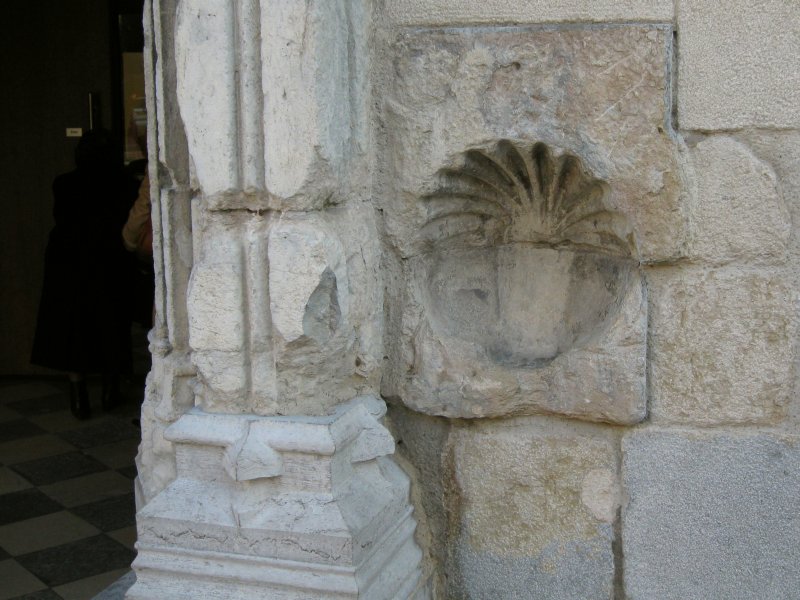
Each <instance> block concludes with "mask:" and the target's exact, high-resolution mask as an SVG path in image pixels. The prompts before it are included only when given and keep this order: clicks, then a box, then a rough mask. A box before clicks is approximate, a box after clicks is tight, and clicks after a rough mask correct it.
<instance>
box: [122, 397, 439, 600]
mask: <svg viewBox="0 0 800 600" xmlns="http://www.w3.org/2000/svg"><path fill="white" fill-rule="evenodd" d="M385 410H386V407H385V405H384V404H383V402H382V401H380V400H378V399H376V398H373V397H362V398H357V399H355V400H353V401H351V402H349V403H347V404H345V405H343V406H341V407H340V408H339V409H338V410H337V411H336V412H335V413H334V414H333V415H332V416H330V417H257V416H253V415H220V414H210V413H203V412H201V411H198V410H193V411H191V412H190V413H188V414H186V415H184V416H183V417H181V418H180V419H179V420H178V421H177V422H176V423H175V424H174V425H172V426H171V427H170V428H168V429H167V431H166V432H165V437H167V439H170V440H171V441H172V442H174V443H175V445H176V450H177V464H178V476H177V478H176V479H175V481H173V482H172V483H171V484H170V485H169V486H168V487H167V488H166V489H165V490H164V491H163V492H161V493H160V494H158V495H157V496H156V497H155V498H153V500H152V501H151V502H149V503H148V504H147V505H145V506H144V507H142V509H141V510H140V511H139V513H138V515H137V527H138V535H139V538H138V542H137V550H138V557H137V559H136V560H135V561H134V563H133V567H134V569H135V571H136V576H137V581H136V583H135V584H134V586H133V587H132V588H131V589H130V590H129V591H128V594H127V596H126V598H128V599H129V600H145V599H148V600H151V599H152V600H154V599H156V598H157V599H159V600H179V599H180V600H183V599H189V598H192V599H196V598H226V599H232V600H250V599H254V598H264V597H269V598H273V599H276V600H283V599H287V600H288V599H292V600H294V599H300V598H303V599H309V600H310V599H315V600H319V599H337V600H339V599H345V598H347V599H359V600H362V599H363V600H390V599H406V598H414V599H416V598H420V599H422V598H427V597H428V594H427V592H426V591H425V590H424V585H423V582H422V581H421V579H422V571H421V569H420V560H421V557H422V554H421V552H420V550H419V548H418V547H417V545H416V543H415V541H414V530H415V527H416V524H415V522H414V519H413V516H412V508H411V506H410V505H409V501H408V488H409V481H408V478H407V476H406V475H405V474H404V473H403V472H402V471H401V469H400V468H399V467H398V466H397V465H396V464H394V462H393V461H392V460H391V459H390V458H389V457H388V455H389V454H391V453H392V452H393V451H394V441H393V439H392V438H391V435H390V434H389V432H388V431H387V430H386V429H385V428H384V427H383V426H382V425H381V424H380V422H379V421H378V419H380V417H381V416H382V415H383V414H384V413H385Z"/></svg>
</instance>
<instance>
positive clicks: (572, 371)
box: [383, 249, 647, 423]
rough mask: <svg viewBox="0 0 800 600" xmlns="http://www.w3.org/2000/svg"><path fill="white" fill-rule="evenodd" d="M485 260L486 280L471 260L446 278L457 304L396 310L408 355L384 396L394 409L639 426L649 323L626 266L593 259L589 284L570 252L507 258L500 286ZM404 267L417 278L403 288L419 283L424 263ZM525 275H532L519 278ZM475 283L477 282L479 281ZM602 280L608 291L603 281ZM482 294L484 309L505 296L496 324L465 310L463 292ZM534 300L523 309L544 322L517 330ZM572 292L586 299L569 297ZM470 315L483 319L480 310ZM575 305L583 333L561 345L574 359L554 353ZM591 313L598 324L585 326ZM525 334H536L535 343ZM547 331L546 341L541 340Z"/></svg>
mask: <svg viewBox="0 0 800 600" xmlns="http://www.w3.org/2000/svg"><path fill="white" fill-rule="evenodd" d="M504 252H505V250H504ZM491 259H492V255H491V254H490V255H489V259H488V260H487V262H486V265H485V266H486V271H485V272H484V273H481V272H480V271H478V270H477V269H476V270H475V271H474V272H472V273H470V272H469V270H468V268H469V266H472V267H473V268H474V267H475V264H478V265H480V263H476V262H475V261H474V259H473V261H472V263H469V262H467V263H466V264H467V268H466V269H465V272H462V273H460V272H458V271H455V272H454V273H452V274H450V275H449V279H450V284H451V285H453V286H454V287H455V286H464V292H463V293H462V294H460V296H461V297H460V298H458V299H459V300H462V299H463V300H464V301H462V302H460V303H454V302H453V301H449V302H448V301H446V299H442V300H440V301H439V302H436V303H434V302H431V301H430V296H429V295H428V294H426V293H424V291H420V290H419V289H417V288H413V291H412V293H413V296H412V297H413V298H414V301H413V302H410V303H409V304H407V305H406V307H405V309H406V313H405V314H404V323H403V328H404V331H406V332H408V333H407V335H408V338H407V342H408V346H407V352H408V354H406V355H405V356H403V358H404V359H405V360H407V361H408V362H407V363H406V364H407V366H403V363H399V362H398V363H395V364H392V365H389V369H390V370H388V371H387V372H386V373H385V375H384V381H383V390H384V393H385V394H386V395H389V396H399V397H401V398H402V399H403V401H404V402H405V403H406V404H407V405H408V406H410V407H412V408H414V409H415V410H419V411H422V412H426V413H429V414H436V415H445V416H453V417H466V418H477V417H486V416H499V415H510V414H535V413H560V414H565V415H570V416H575V417H578V418H583V419H588V420H598V421H610V422H623V423H631V422H637V421H639V420H640V419H642V418H643V417H644V414H645V388H644V385H645V377H644V376H645V372H644V370H645V359H644V357H645V331H646V325H647V318H646V299H645V297H644V290H643V287H642V285H641V281H640V278H639V276H638V274H636V273H635V272H634V273H631V272H630V271H628V267H627V266H626V264H625V262H624V261H623V262H621V263H616V262H615V261H614V260H612V259H600V267H601V268H599V269H597V265H595V266H594V268H595V269H597V270H595V271H594V272H595V276H594V281H593V280H592V278H590V276H589V273H591V272H592V271H593V267H592V265H591V260H590V259H587V258H585V257H583V256H581V255H577V256H573V255H571V253H569V252H560V251H555V250H545V249H540V250H532V251H531V250H530V249H528V250H522V251H521V252H520V256H519V257H515V256H514V255H511V256H510V257H509V258H508V263H509V265H510V267H509V272H510V273H511V275H509V279H508V280H507V281H502V282H498V281H496V279H497V277H498V274H497V271H495V272H494V273H492V272H491V265H492V262H493V261H492V260H491ZM497 262H498V261H494V264H495V268H497ZM560 263H566V267H564V266H563V265H561V264H560ZM576 263H577V265H578V266H577V268H574V267H573V266H572V265H574V264H576ZM587 263H588V264H587ZM410 264H411V265H412V269H416V270H412V271H411V272H410V274H409V275H408V277H409V279H412V280H413V281H417V282H423V281H429V280H428V279H427V277H426V276H425V273H426V270H425V269H426V265H424V263H421V262H420V261H412V262H411V263H410ZM517 265H518V266H517ZM543 266H544V267H547V266H550V267H551V269H550V270H547V269H545V268H543ZM559 267H561V268H559ZM562 269H563V270H562ZM584 269H585V270H586V273H583V275H582V274H581V272H582V271H583V270H584ZM526 271H527V272H530V273H533V272H536V273H537V275H536V276H535V277H531V276H525V275H523V273H524V272H526ZM481 274H483V275H485V279H486V281H481V280H480V279H479V277H480V275H481ZM501 275H502V273H501ZM582 276H586V277H587V279H586V280H583V279H581V277H582ZM457 277H458V278H457ZM526 277H527V279H526ZM616 277H619V280H618V281H617V280H616ZM606 278H609V279H610V280H609V281H604V280H605V279H606ZM499 283H502V284H503V285H502V287H501V285H499ZM487 284H489V285H487ZM481 285H483V286H484V287H481ZM484 288H485V289H486V290H488V292H486V294H487V298H491V296H490V294H492V295H495V296H506V297H507V300H505V302H507V303H508V307H509V308H507V309H505V310H507V311H508V312H506V313H505V314H503V313H502V312H501V313H500V315H499V318H498V315H497V312H498V311H497V310H496V309H495V310H494V312H492V311H491V310H489V311H479V310H476V308H474V307H472V306H470V305H469V304H465V301H466V300H471V298H464V296H466V293H469V292H473V293H472V296H473V297H475V296H477V295H478V294H476V293H474V290H476V289H477V290H478V291H484ZM536 288H540V289H541V291H540V292H539V294H540V296H541V297H540V302H538V303H537V302H532V303H531V304H530V306H531V308H536V309H540V311H543V314H544V315H546V316H545V317H542V320H541V321H538V320H536V321H527V322H526V320H525V318H526V316H525V315H526V308H525V307H526V306H528V304H527V303H528V302H530V299H531V298H537V296H536V294H533V293H532V291H533V290H535V289H536ZM559 290H560V291H561V292H562V294H559V293H558V292H559ZM609 290H611V294H609ZM458 291H459V289H458V288H457V287H456V290H455V292H458ZM579 291H580V292H582V293H583V294H585V295H578V294H579ZM570 292H573V293H570ZM615 293H616V294H618V296H616V297H615V296H614V294H615ZM456 295H458V294H456ZM567 296H569V297H570V298H571V300H570V301H569V302H566V301H565V298H566V297H567ZM418 299H421V300H418ZM426 299H427V306H426V304H425V302H426ZM478 299H480V298H478ZM562 302H563V304H561V303H562ZM572 302H575V303H576V304H572ZM595 303H596V304H595ZM475 304H478V305H479V306H478V307H477V308H478V309H480V308H482V306H481V305H480V303H479V302H477V301H475ZM581 305H582V306H583V307H585V315H586V317H587V318H588V319H589V323H590V326H588V331H587V332H586V334H585V337H583V338H580V337H575V338H573V337H568V338H566V339H568V340H569V343H571V344H574V347H572V346H569V345H568V346H567V347H565V348H563V349H560V348H558V344H559V343H565V342H563V341H562V342H559V336H558V332H559V331H563V330H566V331H568V332H570V335H574V332H575V329H576V328H577V327H580V325H581V322H580V317H581V312H580V310H579V309H580V308H581ZM598 305H599V306H600V308H598ZM452 311H455V312H452ZM544 311H547V312H544ZM594 311H598V313H597V314H598V315H601V316H602V318H599V320H597V321H593V319H595V317H593V316H591V315H594V314H595V313H594ZM487 313H488V314H487ZM493 321H495V322H494V323H493ZM531 323H534V324H540V325H541V331H537V329H536V328H535V327H533V326H532V325H531ZM493 329H494V330H495V331H493ZM550 329H554V331H550V332H549V333H548V330H550ZM504 334H505V335H504ZM525 336H527V337H528V338H529V339H528V340H526V339H525ZM537 336H542V337H538V338H537ZM493 343H497V344H501V345H500V346H497V347H495V346H493V345H492V344H493ZM502 344H505V346H503V345H502ZM538 353H540V354H538ZM537 354H538V355H537ZM612 374H613V375H612Z"/></svg>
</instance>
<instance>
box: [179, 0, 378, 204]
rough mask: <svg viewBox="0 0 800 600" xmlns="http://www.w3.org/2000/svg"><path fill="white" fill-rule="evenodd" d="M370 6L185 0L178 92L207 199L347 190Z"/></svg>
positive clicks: (306, 200) (329, 197)
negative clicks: (232, 3)
mask: <svg viewBox="0 0 800 600" xmlns="http://www.w3.org/2000/svg"><path fill="white" fill-rule="evenodd" d="M368 12H369V11H368V8H367V7H366V6H365V4H363V3H359V2H345V1H344V0H333V1H330V2H314V1H311V0H306V1H302V2H291V3H286V2H282V1H275V0H260V1H259V0H244V1H243V2H241V3H240V4H238V5H236V6H234V5H230V4H227V5H224V6H223V5H219V4H217V3H215V2H213V1H210V0H183V1H182V2H180V4H179V6H178V12H177V16H176V25H175V56H176V58H175V61H176V81H177V98H178V101H179V104H180V107H181V114H180V116H181V119H182V121H183V123H184V125H185V130H186V137H187V140H188V148H189V154H190V156H191V160H192V164H193V166H194V174H195V177H196V179H197V183H198V185H199V187H200V188H201V189H202V190H203V192H204V193H205V195H206V196H208V197H211V198H212V201H213V205H212V206H213V208H217V209H231V208H243V207H246V208H251V209H256V210H263V209H290V210H307V209H309V208H317V209H318V208H322V207H323V206H325V205H327V204H331V203H338V202H340V201H343V200H344V199H346V198H347V190H348V188H349V187H350V182H349V181H348V180H347V179H348V178H347V177H346V175H347V174H352V173H350V170H351V169H352V168H353V165H354V164H355V163H357V160H353V159H354V158H358V157H360V156H361V153H362V152H363V150H364V146H365V145H366V144H365V140H366V136H365V127H364V125H365V123H366V120H365V119H363V118H361V119H357V118H356V115H362V114H364V108H365V106H364V103H365V96H364V94H362V93H361V92H356V91H355V90H360V89H362V88H364V87H365V86H364V85H363V82H364V78H365V76H366V72H365V67H364V65H365V61H366V60H367V53H366V52H364V51H363V47H364V43H365V39H366V34H365V30H364V27H365V23H366V22H368V21H369V19H368V17H367V13H368ZM341 32H347V34H346V35H341ZM198 90H202V93H198ZM211 123H213V125H211Z"/></svg>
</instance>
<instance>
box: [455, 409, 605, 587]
mask: <svg viewBox="0 0 800 600" xmlns="http://www.w3.org/2000/svg"><path fill="white" fill-rule="evenodd" d="M615 447H616V441H615V440H614V438H613V437H612V434H609V433H608V432H607V431H604V430H602V429H601V428H599V427H595V426H590V425H578V424H573V425H569V424H566V423H564V422H558V421H552V422H551V421H542V420H538V421H532V420H516V421H513V422H505V423H482V424H480V425H476V426H471V427H466V428H463V429H460V430H458V431H457V432H455V433H454V442H453V452H454V459H453V461H454V465H455V471H456V477H457V482H458V486H459V488H460V494H461V497H460V498H459V500H458V502H457V503H456V504H457V505H458V506H460V510H461V523H460V526H461V527H460V537H459V539H458V540H457V541H456V542H455V547H454V548H453V550H452V554H453V556H452V558H451V561H452V564H451V568H450V578H449V581H448V585H452V586H453V587H452V588H450V589H449V590H448V592H449V594H450V597H453V598H462V599H485V598H531V597H541V598H559V599H569V598H574V599H576V600H577V599H579V598H580V599H581V600H588V599H590V598H591V599H594V598H596V599H598V600H599V599H601V598H602V599H608V598H609V597H610V596H611V591H612V587H613V578H614V557H613V552H612V547H611V546H612V537H613V534H612V522H613V521H614V519H615V516H616V511H617V506H618V497H619V496H618V482H617V467H616V449H615Z"/></svg>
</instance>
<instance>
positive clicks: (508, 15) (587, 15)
mask: <svg viewBox="0 0 800 600" xmlns="http://www.w3.org/2000/svg"><path fill="white" fill-rule="evenodd" d="M379 15H380V17H381V19H380V20H379V24H381V25H384V26H386V24H392V25H455V24H461V23H464V24H466V23H469V24H473V23H474V24H486V23H492V24H495V23H497V24H509V23H552V22H563V21H566V22H569V21H589V22H597V21H661V22H671V21H672V15H673V10H672V3H671V2H664V1H663V0H570V1H568V2H547V1H546V0H523V1H520V2H507V1H505V0H488V1H486V0H485V1H480V0H466V1H463V0H462V1H461V2H452V1H449V0H393V1H391V2H386V3H385V4H384V5H383V10H382V11H381V13H379Z"/></svg>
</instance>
